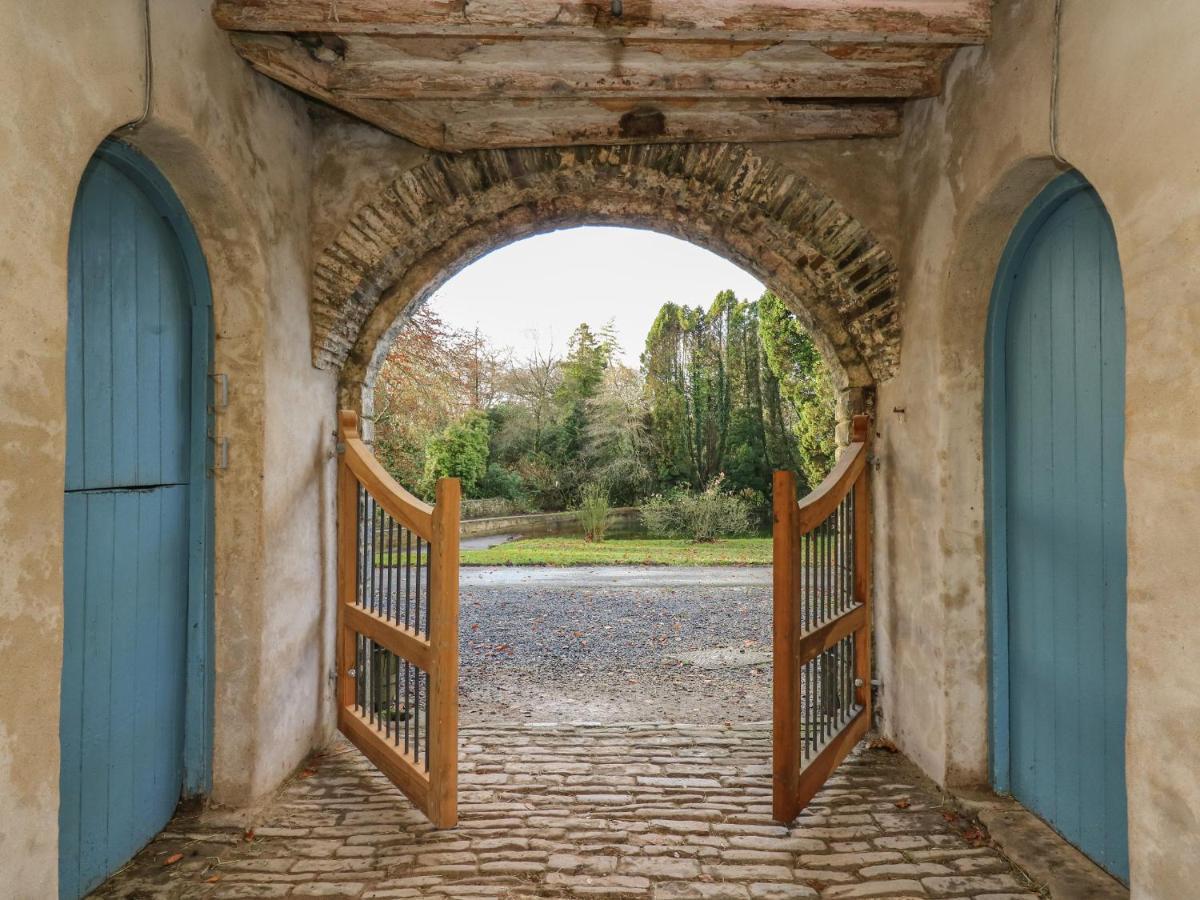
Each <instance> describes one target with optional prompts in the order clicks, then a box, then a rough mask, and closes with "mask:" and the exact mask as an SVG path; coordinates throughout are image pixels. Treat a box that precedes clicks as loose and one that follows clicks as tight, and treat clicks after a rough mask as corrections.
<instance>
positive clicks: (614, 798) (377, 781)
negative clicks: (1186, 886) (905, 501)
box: [96, 724, 1040, 900]
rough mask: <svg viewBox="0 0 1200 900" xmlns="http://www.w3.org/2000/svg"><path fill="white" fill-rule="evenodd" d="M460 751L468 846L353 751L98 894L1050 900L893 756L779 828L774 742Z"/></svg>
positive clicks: (526, 733)
mask: <svg viewBox="0 0 1200 900" xmlns="http://www.w3.org/2000/svg"><path fill="white" fill-rule="evenodd" d="M462 747H463V750H462V776H461V783H460V813H461V824H460V825H459V827H458V828H456V829H453V830H450V831H441V832H439V831H434V830H433V829H432V828H431V827H430V826H429V824H428V823H427V822H426V821H425V820H424V819H423V818H422V816H421V815H420V814H419V813H417V812H416V811H415V810H414V809H413V807H412V806H411V804H410V803H409V802H408V801H407V800H406V799H405V798H404V797H403V796H401V795H400V794H399V793H398V792H397V791H396V790H395V789H394V788H392V787H391V785H390V784H389V783H388V782H387V781H386V780H385V779H384V778H383V776H381V775H380V774H379V773H378V772H377V771H375V769H374V768H373V767H372V766H371V765H370V764H369V763H368V762H366V761H365V760H364V759H363V758H362V757H361V756H360V755H359V754H358V753H357V752H355V751H354V750H353V749H352V748H351V747H349V746H348V745H346V744H344V743H339V744H336V745H334V746H333V747H332V748H331V749H330V751H329V752H327V753H326V754H324V755H322V756H319V757H315V758H314V759H312V760H310V762H309V764H308V767H307V768H306V769H304V770H303V771H302V772H301V773H300V775H299V776H298V777H297V778H296V779H294V780H293V781H292V782H290V783H289V784H288V785H287V786H286V787H285V788H284V790H283V791H282V792H281V794H280V795H279V797H278V798H277V800H276V802H275V803H273V804H272V805H271V806H270V807H269V808H268V809H266V810H264V811H262V812H261V814H260V815H259V816H258V817H257V820H256V824H255V825H254V827H253V829H252V830H246V829H245V828H244V827H243V826H241V825H233V824H228V819H223V818H222V817H221V815H220V814H219V813H216V812H207V813H204V814H202V815H197V816H187V815H181V816H179V817H177V818H176V819H175V820H174V821H173V822H172V823H171V825H170V826H169V828H168V830H167V831H166V832H164V833H163V834H162V835H160V836H159V838H158V839H156V840H155V841H154V842H153V843H152V844H151V845H150V846H149V847H147V848H146V849H145V850H144V851H143V852H142V853H141V854H140V855H139V856H138V857H137V859H135V860H134V862H133V863H131V864H130V866H128V867H127V868H126V869H125V870H124V871H123V872H122V873H120V874H119V875H118V876H116V877H115V878H114V879H112V880H110V881H109V882H108V883H107V884H106V885H104V886H103V887H102V888H101V890H100V891H99V892H98V893H97V894H96V896H98V897H105V898H127V900H132V898H163V897H169V898H200V897H203V898H214V900H216V898H240V897H352V898H405V897H429V898H443V900H446V898H475V900H478V898H511V900H516V898H535V897H537V898H543V897H590V898H623V897H629V898H651V900H693V898H695V900H785V898H822V900H845V898H863V897H889V898H899V897H921V898H972V900H1036V898H1037V897H1039V896H1040V895H1039V894H1038V893H1037V891H1036V890H1035V888H1034V887H1033V886H1031V885H1030V884H1029V883H1028V881H1027V880H1026V879H1025V878H1024V876H1023V875H1022V874H1021V873H1020V872H1018V871H1017V870H1016V869H1014V868H1013V867H1012V866H1011V865H1010V864H1009V863H1008V862H1007V861H1006V860H1005V859H1004V858H1003V857H1002V856H1001V855H1000V854H999V853H998V852H997V851H996V850H995V849H993V848H992V847H991V846H990V844H989V841H988V838H987V835H986V834H985V833H984V832H983V831H982V830H981V829H980V828H979V826H978V824H977V823H975V822H973V821H972V820H970V819H967V818H965V817H963V816H962V815H961V814H960V813H958V812H957V811H956V810H955V809H953V808H952V807H943V806H942V805H941V798H940V796H939V795H938V794H937V792H936V791H935V789H934V788H933V787H932V785H931V784H929V783H928V782H927V781H926V780H925V779H924V778H923V777H922V776H921V775H920V773H919V772H918V771H917V770H916V768H915V767H914V766H912V764H911V763H909V762H907V761H906V760H905V759H904V758H903V757H902V756H900V755H899V754H896V753H891V752H887V751H886V750H882V749H875V750H873V749H866V748H865V747H860V748H859V749H858V750H856V751H855V753H854V754H853V755H852V756H851V757H850V759H848V760H847V762H846V763H845V764H844V765H843V766H842V767H841V768H840V769H839V770H838V772H837V773H836V774H835V775H834V777H833V778H832V779H831V780H830V782H829V783H828V785H827V786H826V788H825V790H824V791H823V792H822V793H821V794H819V795H818V797H817V798H816V800H815V801H814V802H813V803H812V804H811V805H810V806H809V808H808V809H807V810H806V812H805V814H804V815H803V816H802V817H801V818H800V819H799V820H798V821H797V822H796V823H795V825H794V826H793V827H792V828H784V827H781V826H779V825H776V824H774V823H773V822H772V821H771V818H770V792H771V776H770V765H769V763H770V731H769V727H768V726H766V725H761V724H759V725H755V724H741V725H738V724H735V725H733V726H732V727H699V726H681V725H646V724H638V725H606V726H535V725H512V726H501V727H488V728H476V727H473V728H468V729H464V731H463V733H462Z"/></svg>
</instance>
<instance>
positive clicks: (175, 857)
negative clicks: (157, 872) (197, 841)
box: [163, 853, 183, 866]
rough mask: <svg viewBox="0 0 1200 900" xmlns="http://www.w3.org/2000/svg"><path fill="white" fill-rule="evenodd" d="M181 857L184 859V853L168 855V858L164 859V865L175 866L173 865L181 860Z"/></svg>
mask: <svg viewBox="0 0 1200 900" xmlns="http://www.w3.org/2000/svg"><path fill="white" fill-rule="evenodd" d="M181 859H183V854H182V853H172V854H171V855H170V856H168V857H167V858H166V859H164V860H163V865H164V866H173V865H175V863H177V862H179V861H180V860H181Z"/></svg>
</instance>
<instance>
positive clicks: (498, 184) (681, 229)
mask: <svg viewBox="0 0 1200 900" xmlns="http://www.w3.org/2000/svg"><path fill="white" fill-rule="evenodd" d="M327 127H328V128H329V130H330V131H332V132H333V133H334V134H335V135H336V140H333V141H325V142H323V143H321V144H319V149H324V150H325V152H324V153H322V154H320V155H319V158H321V159H327V160H329V163H328V164H327V165H324V166H323V167H322V169H321V173H322V175H323V176H328V177H330V178H332V179H335V180H336V183H337V186H338V187H339V188H340V190H338V191H337V192H336V193H337V194H339V195H344V194H346V193H347V192H348V191H347V188H348V187H350V186H357V187H358V190H357V191H355V193H356V194H357V195H358V196H361V197H363V198H364V199H363V201H362V202H361V203H360V204H359V205H358V206H357V207H356V208H355V209H354V210H353V211H350V210H347V209H346V207H345V204H344V202H343V203H342V204H341V206H340V209H339V213H340V214H342V215H345V214H346V213H347V212H351V213H352V214H351V216H350V218H349V220H348V221H346V222H344V223H343V224H341V226H340V227H332V228H330V227H326V226H321V225H320V224H318V228H319V229H320V230H321V232H322V233H323V234H330V235H332V237H331V239H330V240H329V242H328V243H327V244H326V245H324V246H323V247H321V248H319V249H320V252H319V256H318V258H317V262H316V269H315V274H314V300H313V325H314V330H313V341H314V344H313V359H314V362H315V363H316V364H317V365H318V366H322V367H326V368H331V369H335V370H340V371H341V376H342V384H343V389H344V390H343V396H342V402H343V403H346V404H350V405H353V406H358V405H359V403H360V402H361V394H362V387H363V385H365V384H369V383H370V382H371V381H372V380H373V375H374V370H375V367H376V366H377V365H378V362H379V360H380V358H381V351H382V350H384V349H386V347H387V346H388V345H389V344H390V343H391V341H392V339H393V338H394V337H395V335H396V333H397V329H398V327H399V326H400V325H402V324H403V321H404V319H405V316H406V314H408V313H410V312H411V310H412V309H413V308H414V304H419V303H421V302H424V300H426V299H427V298H428V297H429V296H430V295H431V294H432V293H433V291H434V290H436V289H437V287H438V286H440V285H441V284H442V283H443V282H444V281H445V280H446V279H447V278H449V277H450V276H452V275H453V274H454V273H455V272H457V271H458V270H459V269H461V268H462V267H463V266H465V265H467V264H468V263H470V262H471V261H473V260H474V259H477V258H478V257H480V256H482V255H484V254H486V253H487V252H488V251H490V250H492V249H494V248H496V247H498V246H502V245H504V244H507V243H510V242H512V241H514V240H517V239H519V238H521V237H526V236H529V235H531V234H536V233H540V232H545V231H549V230H553V229H555V228H564V227H570V226H574V225H581V224H589V223H606V224H624V225H629V226H634V227H644V228H649V229H653V230H656V231H661V232H664V233H669V234H674V235H676V236H679V237H682V238H685V239H687V240H690V241H692V242H693V243H697V244H700V245H702V246H706V247H708V248H710V249H712V250H714V251H715V252H717V253H720V254H721V255H723V256H726V257H728V258H729V259H731V260H733V261H734V262H736V263H738V264H739V265H741V266H742V267H743V268H745V269H747V270H748V271H751V272H753V273H755V274H756V275H757V276H759V277H760V278H761V279H762V280H763V281H764V282H766V283H767V284H769V285H770V286H771V287H772V288H773V289H774V290H775V291H776V292H777V293H778V294H780V296H781V297H783V299H784V300H785V301H786V302H788V303H789V305H790V306H791V307H792V309H793V310H794V311H795V312H796V313H797V315H798V316H799V317H800V318H801V320H802V321H804V322H805V324H806V325H808V326H809V328H810V330H811V331H812V333H813V335H814V337H815V339H816V340H817V342H818V343H819V345H820V346H821V349H822V350H823V351H824V353H825V355H826V356H827V358H828V359H829V360H830V361H831V363H832V368H833V370H834V378H835V381H836V382H837V386H838V387H839V388H840V389H841V390H842V392H843V406H844V411H846V412H853V411H858V410H859V409H861V408H862V406H863V404H864V402H865V401H864V397H863V392H864V391H868V390H869V389H870V387H871V386H872V385H873V384H874V383H875V382H876V381H877V380H878V379H881V378H887V377H888V376H890V375H891V373H892V372H894V370H895V368H896V365H897V364H898V362H899V347H900V332H899V321H900V310H899V307H898V305H897V302H896V286H897V284H896V277H895V269H894V264H893V262H892V256H891V251H890V249H889V248H888V247H886V246H884V245H882V244H880V243H879V241H878V240H877V239H876V237H875V236H874V235H873V234H872V233H871V231H869V230H868V228H866V227H864V225H863V224H862V223H861V222H860V221H858V220H857V219H856V218H854V217H853V216H852V215H850V214H849V213H848V212H847V211H846V210H845V208H844V207H843V206H842V205H841V204H840V203H839V202H838V201H837V200H835V199H833V198H832V196H831V195H829V194H828V193H827V192H826V190H825V189H824V186H823V185H819V184H818V183H816V182H814V181H813V180H810V178H809V177H808V176H807V175H806V174H805V172H804V170H803V169H802V168H800V167H795V166H790V165H788V164H787V163H786V162H781V161H779V160H778V159H777V158H776V159H773V158H771V157H770V156H767V155H764V154H761V153H759V152H757V151H756V150H754V149H750V148H745V147H738V146H734V145H728V144H709V145H660V146H654V147H618V148H595V147H578V148H570V149H553V148H551V149H531V150H513V151H494V152H486V153H471V154H462V155H458V156H446V155H441V154H425V155H422V156H414V155H413V154H411V153H405V152H404V150H405V148H407V145H405V144H404V143H403V142H402V141H395V142H394V146H395V147H396V150H395V151H394V152H393V153H392V154H379V153H377V152H376V153H373V154H371V156H372V158H371V159H370V160H367V159H363V160H362V163H363V166H362V169H363V171H359V172H356V173H354V174H353V175H351V174H349V173H348V172H347V167H346V166H345V165H344V164H342V163H340V162H339V160H340V159H341V157H342V148H343V143H344V142H346V141H347V140H350V141H353V134H354V132H353V130H352V129H348V128H346V127H344V126H340V125H339V124H338V123H337V122H336V120H333V121H332V122H330V123H329V125H328V126H327ZM375 142H376V143H378V142H379V141H378V139H376V141H375ZM376 149H378V148H376ZM860 152H861V154H862V155H863V156H864V157H867V158H877V155H878V142H862V143H861V145H860ZM389 156H392V157H393V158H394V157H396V156H401V157H402V158H403V160H404V163H407V165H405V164H401V165H396V164H395V163H394V162H392V161H391V160H388V157H389ZM381 157H382V159H383V160H385V161H387V162H381ZM847 168H849V169H854V168H857V166H853V165H851V166H847ZM373 171H378V172H379V174H378V175H377V176H375V177H374V178H373V181H372V183H373V187H372V188H371V189H369V190H364V189H363V187H362V186H363V184H364V172H365V173H367V177H370V173H372V172H373ZM318 192H319V193H320V194H321V195H322V196H323V197H331V196H332V195H333V194H334V193H335V192H334V191H331V190H330V189H329V187H328V186H322V185H319V186H318ZM314 218H319V216H314Z"/></svg>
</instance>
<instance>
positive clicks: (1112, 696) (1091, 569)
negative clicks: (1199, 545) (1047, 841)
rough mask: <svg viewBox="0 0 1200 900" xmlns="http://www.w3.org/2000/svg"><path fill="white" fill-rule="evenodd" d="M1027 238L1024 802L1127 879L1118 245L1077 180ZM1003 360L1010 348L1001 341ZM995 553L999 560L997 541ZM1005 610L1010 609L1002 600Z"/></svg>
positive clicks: (1021, 666)
mask: <svg viewBox="0 0 1200 900" xmlns="http://www.w3.org/2000/svg"><path fill="white" fill-rule="evenodd" d="M1027 224H1029V227H1028V229H1027V231H1026V233H1025V234H1024V235H1021V236H1019V237H1018V238H1015V240H1018V241H1019V244H1018V245H1017V246H1016V247H1014V248H1011V249H1012V251H1013V253H1012V258H1011V260H1010V265H1009V266H1008V267H1007V270H1006V272H1005V273H1003V274H1002V278H1005V279H1006V283H1004V284H1001V285H1000V288H1001V289H1002V290H1001V292H1000V293H999V295H998V299H999V301H1000V302H1001V303H1004V304H1006V313H1007V315H1006V321H1005V323H1004V332H1003V341H1002V351H1001V352H1002V353H1003V359H1002V360H999V361H995V360H994V361H993V362H994V363H995V362H998V363H999V365H994V366H993V376H994V377H1002V378H1003V385H1002V390H1003V397H1004V402H1003V420H1002V425H1001V431H1002V446H1001V447H998V448H995V450H996V452H998V453H1000V454H1002V455H1003V459H1002V471H1003V481H1004V498H1003V507H1004V509H1003V520H1002V521H1000V522H998V523H996V517H993V522H994V523H996V524H998V525H999V527H1000V528H1001V529H1002V530H1003V532H1004V534H1005V546H1004V547H1003V548H999V549H1000V552H1001V553H1002V555H1003V558H1004V565H1005V572H1004V573H1003V577H1002V579H1001V582H1002V583H1006V594H1007V597H1006V598H999V600H1000V601H1003V600H1004V599H1006V600H1007V645H1008V646H1007V656H1008V660H1007V663H1008V665H1007V693H1008V696H1007V707H1008V709H1007V719H1008V729H1007V730H1008V734H1007V735H1003V734H1000V735H997V739H998V740H1002V741H1004V740H1006V741H1007V757H1008V778H1009V786H1010V789H1011V792H1012V794H1013V795H1014V796H1015V797H1016V798H1017V799H1018V800H1019V801H1020V802H1021V803H1022V804H1024V805H1025V806H1027V807H1028V808H1029V809H1031V810H1033V811H1034V812H1036V813H1037V814H1038V815H1039V816H1041V817H1042V818H1043V819H1045V820H1046V821H1047V822H1048V823H1049V824H1050V825H1051V826H1053V827H1054V828H1055V829H1056V830H1057V831H1059V832H1060V833H1061V834H1062V835H1063V836H1064V837H1066V838H1067V839H1068V840H1069V841H1071V842H1072V843H1074V844H1075V845H1076V846H1078V847H1079V848H1080V849H1081V850H1083V851H1084V852H1085V853H1086V854H1087V855H1088V856H1090V857H1091V858H1092V859H1093V860H1095V861H1096V862H1097V863H1099V864H1100V865H1101V866H1103V867H1104V868H1105V869H1107V870H1108V871H1109V872H1111V873H1112V874H1114V875H1116V876H1118V877H1120V878H1122V879H1125V880H1127V879H1128V872H1129V857H1128V848H1127V825H1126V791H1125V686H1126V652H1125V615H1126V612H1125V611H1126V593H1125V591H1126V587H1125V582H1126V579H1125V572H1126V528H1125V482H1124V471H1123V465H1124V422H1125V308H1124V294H1123V290H1122V285H1121V272H1120V266H1119V261H1118V257H1117V246H1116V239H1115V236H1114V234H1113V229H1112V224H1111V222H1110V220H1109V217H1108V214H1107V212H1106V211H1105V209H1104V206H1103V204H1102V203H1101V201H1100V198H1099V196H1098V195H1097V194H1096V192H1095V191H1094V190H1092V189H1091V188H1090V187H1089V186H1087V184H1086V182H1084V181H1083V180H1082V179H1081V178H1079V176H1078V175H1070V176H1067V177H1066V179H1065V180H1063V181H1060V182H1058V183H1056V184H1055V185H1052V186H1051V188H1050V189H1048V193H1047V195H1045V196H1044V198H1043V199H1042V200H1041V201H1040V202H1039V203H1037V204H1035V210H1034V215H1033V218H1032V219H1029V220H1028V221H1027ZM993 347H994V348H995V349H1000V345H997V344H994V345H993ZM993 550H997V548H996V547H995V546H994V545H993ZM994 600H996V598H995V596H994Z"/></svg>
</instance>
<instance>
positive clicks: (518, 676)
mask: <svg viewBox="0 0 1200 900" xmlns="http://www.w3.org/2000/svg"><path fill="white" fill-rule="evenodd" d="M491 571H492V572H493V573H494V576H499V577H492V578H486V577H480V574H481V570H467V569H464V570H463V575H464V576H468V573H469V572H471V573H472V574H471V575H470V577H464V579H463V584H462V620H461V621H462V635H463V637H462V648H461V649H462V674H461V692H462V719H463V722H464V724H482V723H487V722H492V723H495V722H506V721H507V722H512V721H526V722H530V721H532V722H605V723H609V722H644V721H669V722H679V723H688V724H710V723H723V722H733V721H763V720H766V719H769V718H770V711H771V668H770V663H769V659H770V640H771V615H770V609H771V592H770V584H769V581H770V569H769V568H763V567H754V568H749V567H748V568H745V569H728V568H711V569H710V568H690V569H681V570H676V569H670V570H668V569H653V568H643V567H638V568H631V569H627V570H626V569H622V570H616V569H602V570H580V569H506V570H499V572H496V570H491ZM764 576H765V577H764ZM718 650H719V651H722V652H720V653H710V652H706V651H718Z"/></svg>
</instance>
